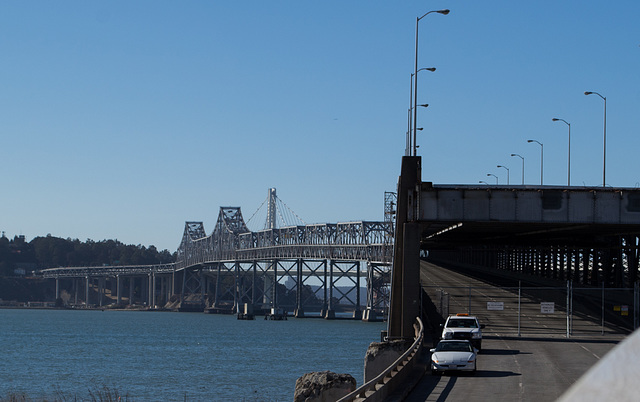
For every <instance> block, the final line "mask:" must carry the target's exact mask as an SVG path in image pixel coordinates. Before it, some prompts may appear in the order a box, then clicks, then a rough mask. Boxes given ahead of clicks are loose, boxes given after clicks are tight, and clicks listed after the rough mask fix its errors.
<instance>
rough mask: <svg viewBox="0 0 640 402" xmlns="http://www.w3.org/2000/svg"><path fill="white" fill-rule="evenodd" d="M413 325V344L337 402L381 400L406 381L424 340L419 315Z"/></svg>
mask: <svg viewBox="0 0 640 402" xmlns="http://www.w3.org/2000/svg"><path fill="white" fill-rule="evenodd" d="M413 327H414V328H415V340H414V341H413V344H412V345H411V346H410V347H409V348H408V349H407V350H406V351H405V352H404V353H403V354H402V355H401V356H400V357H398V359H397V360H396V361H395V362H393V363H392V364H391V365H390V366H389V367H388V368H387V369H386V370H384V371H383V372H382V373H380V374H378V375H377V376H376V377H375V378H373V379H371V380H369V381H368V382H367V383H365V384H363V385H362V386H360V388H358V389H356V390H355V391H353V392H351V393H350V394H348V395H345V396H344V397H342V398H341V399H339V400H338V402H353V401H358V402H359V401H368V402H378V401H383V400H384V399H385V398H386V397H387V396H389V395H390V394H391V393H392V392H394V391H395V390H396V389H397V387H398V386H399V385H400V384H402V383H403V382H404V381H406V380H407V377H408V376H409V375H410V374H411V372H412V370H413V368H414V367H415V364H416V361H417V359H418V357H419V356H420V353H421V352H422V343H423V340H424V325H423V324H422V320H420V318H419V317H416V323H415V324H413Z"/></svg>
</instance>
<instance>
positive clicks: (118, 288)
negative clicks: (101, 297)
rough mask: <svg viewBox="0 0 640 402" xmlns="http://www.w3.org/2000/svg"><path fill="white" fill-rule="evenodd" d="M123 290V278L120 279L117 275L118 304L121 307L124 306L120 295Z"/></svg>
mask: <svg viewBox="0 0 640 402" xmlns="http://www.w3.org/2000/svg"><path fill="white" fill-rule="evenodd" d="M121 290H122V278H120V275H116V295H117V296H116V304H118V305H120V304H122V296H121V294H120V292H121Z"/></svg>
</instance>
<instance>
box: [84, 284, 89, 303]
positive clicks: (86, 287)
mask: <svg viewBox="0 0 640 402" xmlns="http://www.w3.org/2000/svg"><path fill="white" fill-rule="evenodd" d="M84 305H85V307H89V277H88V276H86V277H85V278H84Z"/></svg>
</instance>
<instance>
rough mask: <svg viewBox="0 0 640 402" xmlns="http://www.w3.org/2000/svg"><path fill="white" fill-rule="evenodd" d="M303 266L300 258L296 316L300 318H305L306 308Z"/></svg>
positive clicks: (298, 262) (297, 262) (297, 270)
mask: <svg viewBox="0 0 640 402" xmlns="http://www.w3.org/2000/svg"><path fill="white" fill-rule="evenodd" d="M302 265H303V259H302V258H298V259H297V261H296V311H295V312H294V316H295V317H299V318H302V317H304V308H303V307H302V288H303V287H304V286H303V284H302Z"/></svg>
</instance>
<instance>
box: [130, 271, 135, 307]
mask: <svg viewBox="0 0 640 402" xmlns="http://www.w3.org/2000/svg"><path fill="white" fill-rule="evenodd" d="M135 279H136V278H134V277H133V276H132V277H131V278H129V305H130V306H131V305H132V304H134V303H135V300H134V298H133V295H134V291H135Z"/></svg>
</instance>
